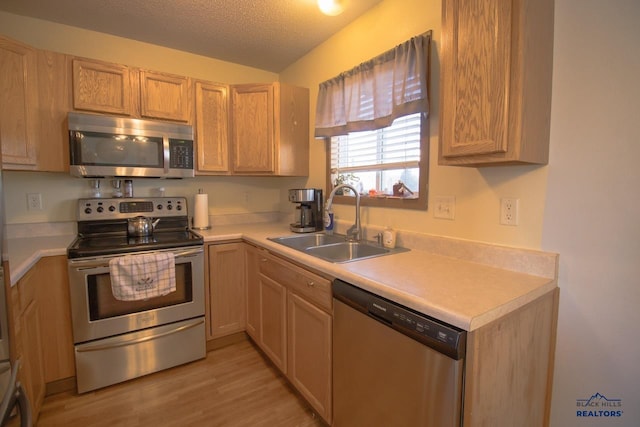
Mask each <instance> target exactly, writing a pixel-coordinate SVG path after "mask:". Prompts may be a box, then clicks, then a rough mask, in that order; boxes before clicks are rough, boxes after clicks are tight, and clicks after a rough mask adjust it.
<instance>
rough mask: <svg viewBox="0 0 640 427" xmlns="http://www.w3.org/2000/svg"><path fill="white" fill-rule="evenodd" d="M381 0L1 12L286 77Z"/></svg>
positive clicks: (98, 5)
mask: <svg viewBox="0 0 640 427" xmlns="http://www.w3.org/2000/svg"><path fill="white" fill-rule="evenodd" d="M380 1H381V0H351V1H348V3H347V7H346V10H345V12H344V13H342V14H341V15H339V16H334V17H329V16H325V15H323V14H322V13H320V11H319V10H318V7H317V5H316V0H46V1H44V0H0V10H4V11H6V12H9V13H13V14H16V15H24V16H30V17H34V18H39V19H44V20H47V21H53V22H58V23H61V24H66V25H71V26H74V27H80V28H85V29H89V30H94V31H98V32H102V33H107V34H112V35H116V36H121V37H126V38H129V39H134V40H139V41H143V42H147V43H152V44H157V45H161V46H166V47H170V48H173V49H178V50H183V51H187V52H192V53H196V54H199V55H204V56H208V57H212V58H217V59H221V60H224V61H229V62H234V63H237V64H243V65H247V66H251V67H256V68H260V69H263V70H267V71H273V72H280V71H282V70H283V69H284V68H286V67H287V66H288V65H290V64H292V63H294V62H295V61H296V60H297V59H299V58H300V57H302V56H304V55H305V54H306V53H307V52H309V51H310V50H312V49H313V48H314V47H315V46H317V45H319V44H320V43H322V42H323V41H325V40H326V39H328V38H329V37H330V36H331V35H333V34H335V33H336V32H337V31H339V30H340V29H341V28H343V27H344V26H346V25H347V24H349V23H350V22H352V21H353V20H355V19H356V18H357V17H358V16H360V15H362V14H363V13H364V12H366V11H367V10H368V9H370V8H371V7H373V6H374V5H376V4H377V3H379V2H380Z"/></svg>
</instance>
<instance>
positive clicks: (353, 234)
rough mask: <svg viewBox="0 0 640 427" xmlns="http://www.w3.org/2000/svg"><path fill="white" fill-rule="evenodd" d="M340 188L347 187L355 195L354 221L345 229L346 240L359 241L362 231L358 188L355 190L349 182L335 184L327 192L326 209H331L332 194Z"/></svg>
mask: <svg viewBox="0 0 640 427" xmlns="http://www.w3.org/2000/svg"><path fill="white" fill-rule="evenodd" d="M340 188H347V189H349V190H351V191H352V192H353V194H355V195H356V223H355V224H353V225H352V226H351V227H349V229H348V230H347V240H350V241H359V240H360V233H361V231H362V229H361V227H360V193H358V190H356V188H355V187H353V186H352V185H349V184H340V185H337V186H335V187H334V188H333V190H331V194H329V198H328V199H327V206H326V210H329V209H331V205H332V204H333V196H335V195H336V191H337V190H339V189H340Z"/></svg>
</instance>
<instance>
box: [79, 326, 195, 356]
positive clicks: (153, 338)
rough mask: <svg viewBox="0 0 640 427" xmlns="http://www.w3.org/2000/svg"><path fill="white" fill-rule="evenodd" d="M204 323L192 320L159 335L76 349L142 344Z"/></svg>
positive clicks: (90, 349) (98, 348)
mask: <svg viewBox="0 0 640 427" xmlns="http://www.w3.org/2000/svg"><path fill="white" fill-rule="evenodd" d="M203 323H204V319H198V320H196V321H195V322H191V323H189V324H186V325H182V326H180V327H178V328H175V329H172V330H170V331H166V332H162V333H160V334H157V335H149V336H148V337H142V338H136V339H133V340H129V341H122V342H118V343H114V344H101V345H100V344H97V345H93V346H90V347H85V346H83V347H81V348H78V347H76V351H77V352H78V353H84V352H89V351H100V350H108V349H110V348H117V347H126V346H128V345H134V344H140V343H143V342H147V341H152V340H155V339H158V338H162V337H166V336H167V335H173V334H177V333H178V332H182V331H186V330H187V329H191V328H195V327H196V326H200V325H201V324H203Z"/></svg>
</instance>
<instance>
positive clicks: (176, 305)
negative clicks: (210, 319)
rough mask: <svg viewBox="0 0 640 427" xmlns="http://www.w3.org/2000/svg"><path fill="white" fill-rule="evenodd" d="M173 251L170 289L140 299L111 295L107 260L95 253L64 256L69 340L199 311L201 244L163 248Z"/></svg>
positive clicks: (201, 298)
mask: <svg viewBox="0 0 640 427" xmlns="http://www.w3.org/2000/svg"><path fill="white" fill-rule="evenodd" d="M157 252H173V253H174V255H175V263H176V265H175V269H176V291H175V292H171V293H170V294H167V295H164V296H160V297H156V298H150V299H148V300H140V301H119V300H116V299H115V298H114V297H113V293H112V291H111V279H110V274H109V260H111V259H113V258H114V257H116V256H100V257H92V258H81V259H70V260H69V263H68V265H69V286H70V297H71V315H72V321H73V338H74V343H76V344H79V343H82V342H87V341H91V340H95V339H100V338H106V337H111V336H114V335H118V334H123V333H127V332H133V331H138V330H141V329H146V328H150V327H154V326H159V325H165V324H168V323H173V322H177V321H181V320H186V319H191V318H194V317H198V316H204V249H203V247H202V246H197V247H187V248H180V249H169V250H162V251H154V252H151V253H157Z"/></svg>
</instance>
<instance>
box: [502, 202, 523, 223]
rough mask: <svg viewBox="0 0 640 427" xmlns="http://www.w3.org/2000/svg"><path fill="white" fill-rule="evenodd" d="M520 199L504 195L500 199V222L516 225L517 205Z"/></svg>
mask: <svg viewBox="0 0 640 427" xmlns="http://www.w3.org/2000/svg"><path fill="white" fill-rule="evenodd" d="M519 203H520V199H514V198H509V197H505V198H502V199H500V224H502V225H518V205H519Z"/></svg>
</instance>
